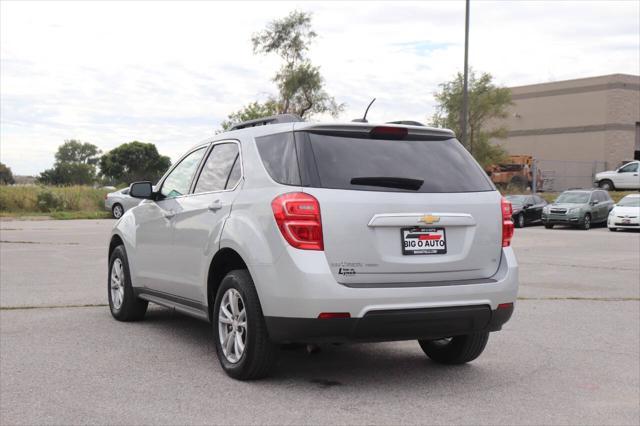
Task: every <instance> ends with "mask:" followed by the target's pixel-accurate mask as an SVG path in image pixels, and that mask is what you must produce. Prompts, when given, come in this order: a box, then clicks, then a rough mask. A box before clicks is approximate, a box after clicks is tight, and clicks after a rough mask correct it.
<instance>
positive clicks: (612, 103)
mask: <svg viewBox="0 0 640 426" xmlns="http://www.w3.org/2000/svg"><path fill="white" fill-rule="evenodd" d="M511 92H512V98H513V105H512V106H511V108H510V111H509V115H508V117H507V118H506V119H505V120H504V123H503V124H505V125H506V126H507V128H508V129H509V132H508V137H507V139H503V140H498V141H494V142H495V143H498V144H500V145H503V146H504V147H505V148H506V150H507V152H508V153H510V154H528V155H533V156H534V157H535V158H536V159H538V160H546V161H547V162H548V163H547V164H558V166H557V168H560V167H562V166H560V165H561V164H565V163H563V162H564V161H566V162H584V163H587V162H592V163H593V164H594V166H593V167H594V169H596V168H597V169H599V170H601V169H611V168H614V167H616V166H617V165H618V164H619V163H620V162H621V161H623V160H633V159H634V157H635V158H638V157H639V156H640V76H636V75H627V74H612V75H605V76H600V77H591V78H581V79H577V80H567V81H556V82H551V83H541V84H532V85H528V86H518V87H512V88H511ZM552 162H555V163H552ZM549 167H552V166H549ZM553 172H557V173H561V172H562V171H561V170H556V171H553Z"/></svg>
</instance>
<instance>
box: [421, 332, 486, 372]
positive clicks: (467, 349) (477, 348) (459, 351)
mask: <svg viewBox="0 0 640 426" xmlns="http://www.w3.org/2000/svg"><path fill="white" fill-rule="evenodd" d="M488 340H489V333H488V332H485V333H474V334H467V335H465V336H455V337H451V338H448V339H438V340H418V343H419V344H420V347H421V348H422V350H423V351H424V353H425V354H426V355H427V356H428V357H429V358H431V360H432V361H434V362H437V363H439V364H448V365H457V364H465V363H467V362H470V361H473V360H474V359H476V358H478V357H479V356H480V354H481V353H482V352H483V351H484V348H485V346H487V341H488Z"/></svg>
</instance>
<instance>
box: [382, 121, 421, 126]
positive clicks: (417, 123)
mask: <svg viewBox="0 0 640 426" xmlns="http://www.w3.org/2000/svg"><path fill="white" fill-rule="evenodd" d="M387 124H404V125H405V126H422V127H425V126H424V124H422V123H420V122H419V121H413V120H399V121H388V122H387Z"/></svg>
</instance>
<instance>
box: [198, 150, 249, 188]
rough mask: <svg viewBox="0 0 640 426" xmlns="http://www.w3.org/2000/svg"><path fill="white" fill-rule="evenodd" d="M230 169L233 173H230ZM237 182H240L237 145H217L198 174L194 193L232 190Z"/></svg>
mask: <svg viewBox="0 0 640 426" xmlns="http://www.w3.org/2000/svg"><path fill="white" fill-rule="evenodd" d="M236 164H237V167H236V166H235V165H236ZM232 169H233V170H234V173H231V171H232ZM236 170H237V171H236ZM238 180H240V156H239V153H238V144H236V143H222V144H218V145H215V146H214V147H213V149H212V150H211V153H210V154H209V158H207V162H206V163H205V164H204V167H203V168H202V172H200V177H199V178H198V183H197V184H196V189H195V192H196V193H198V192H210V191H222V190H223V189H228V188H233V187H234V186H235V185H236V183H238Z"/></svg>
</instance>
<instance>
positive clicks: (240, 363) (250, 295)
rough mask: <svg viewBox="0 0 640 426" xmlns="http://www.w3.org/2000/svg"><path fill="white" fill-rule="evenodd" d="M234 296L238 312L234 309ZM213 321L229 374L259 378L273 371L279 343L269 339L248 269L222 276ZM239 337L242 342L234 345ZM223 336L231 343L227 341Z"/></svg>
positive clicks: (247, 378) (220, 358)
mask: <svg viewBox="0 0 640 426" xmlns="http://www.w3.org/2000/svg"><path fill="white" fill-rule="evenodd" d="M233 298H235V299H233ZM233 300H235V301H236V302H235V303H236V304H237V305H236V307H235V312H234V309H230V308H233V305H232V303H233ZM223 306H224V309H223ZM211 322H212V325H213V336H214V339H215V345H216V352H217V353H218V360H219V361H220V365H221V366H222V369H223V370H224V371H225V373H227V375H229V376H230V377H232V378H234V379H238V380H255V379H260V378H262V377H265V376H267V375H268V374H269V372H270V371H271V369H272V367H273V366H274V365H275V362H276V360H277V358H278V347H277V346H276V345H275V344H274V343H273V342H271V341H270V340H269V335H268V334H267V326H266V324H265V321H264V316H263V314H262V307H261V306H260V300H259V299H258V293H257V292H256V289H255V286H254V284H253V280H252V279H251V275H249V272H248V271H247V270H244V269H237V270H234V271H231V272H229V273H228V274H227V275H226V276H225V277H224V278H223V279H222V282H221V283H220V288H219V289H218V293H217V295H216V300H215V304H214V307H213V318H212V321H211ZM229 335H231V337H229V340H226V339H225V337H227V336H229ZM236 338H238V339H239V340H238V343H239V344H240V345H239V346H234V345H235V339H236ZM223 339H225V341H229V345H224V342H223V341H222V340H223ZM231 340H234V342H231ZM223 345H224V346H223ZM242 346H243V347H242ZM227 348H228V349H227ZM225 352H226V353H225Z"/></svg>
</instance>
